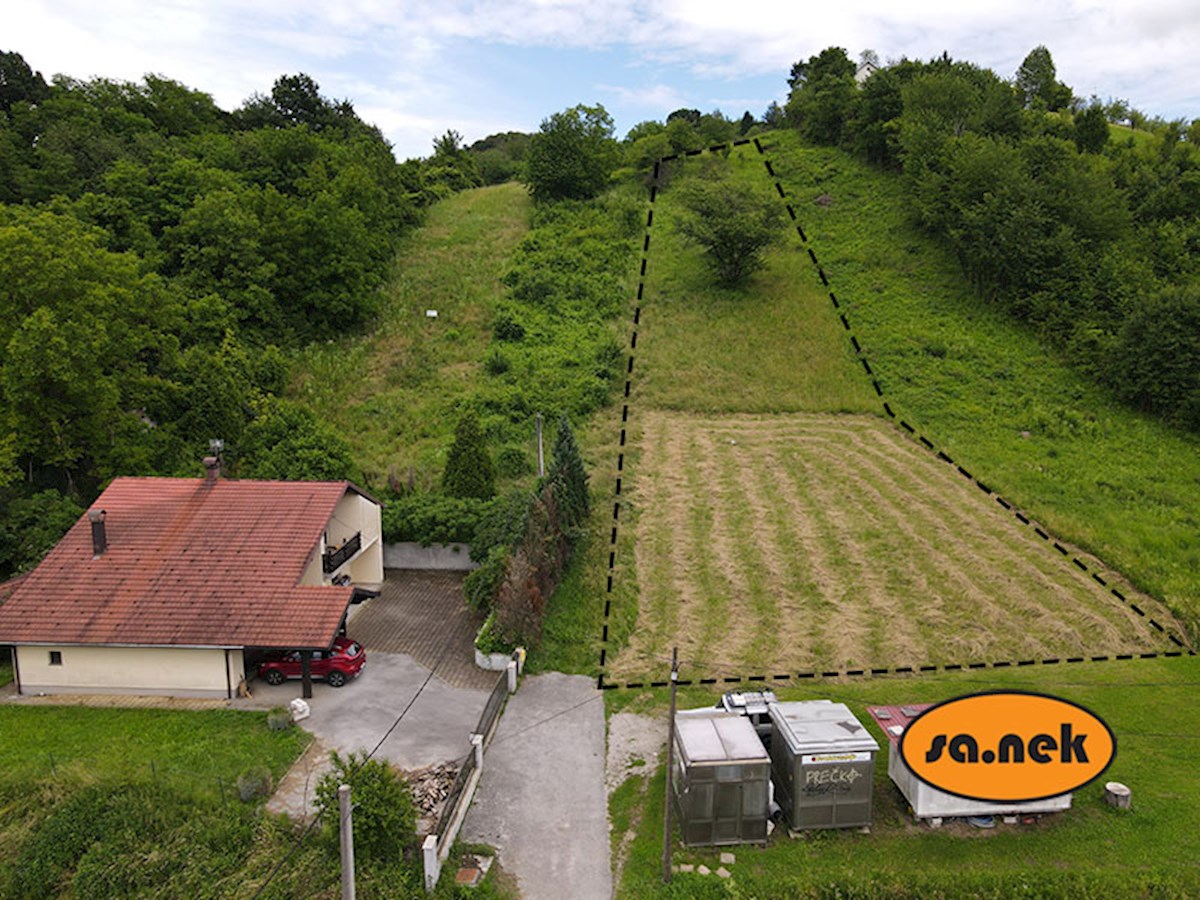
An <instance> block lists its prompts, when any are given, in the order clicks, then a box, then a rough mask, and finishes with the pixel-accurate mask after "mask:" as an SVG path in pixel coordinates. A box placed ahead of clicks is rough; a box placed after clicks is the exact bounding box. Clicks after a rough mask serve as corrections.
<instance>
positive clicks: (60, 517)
mask: <svg viewBox="0 0 1200 900" xmlns="http://www.w3.org/2000/svg"><path fill="white" fill-rule="evenodd" d="M82 515H83V509H82V508H80V506H79V504H77V503H76V502H75V501H74V500H72V499H71V498H70V497H66V496H63V495H62V494H60V493H59V492H58V491H55V490H45V491H38V492H37V493H34V494H30V495H29V496H25V497H15V498H13V499H12V500H10V501H9V503H8V504H7V507H6V508H4V510H3V513H2V514H0V579H4V578H7V577H8V576H10V575H13V574H17V573H20V572H26V571H28V570H29V569H32V568H33V567H34V566H36V565H37V564H38V563H39V562H41V560H42V557H44V556H45V555H46V554H47V553H49V552H50V550H51V549H53V547H54V545H55V544H57V543H58V542H59V541H60V540H61V539H62V536H63V535H64V534H66V533H67V530H68V529H69V528H70V527H71V526H72V525H74V524H75V523H76V521H78V519H79V517H80V516H82Z"/></svg>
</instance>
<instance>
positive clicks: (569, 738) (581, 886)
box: [459, 672, 613, 900]
mask: <svg viewBox="0 0 1200 900" xmlns="http://www.w3.org/2000/svg"><path fill="white" fill-rule="evenodd" d="M601 697H602V695H601V693H600V692H599V691H598V690H596V682H595V680H594V679H592V678H585V677H583V676H580V675H562V674H559V673H557V672H551V673H547V674H545V675H533V676H530V677H527V678H525V679H524V680H523V681H522V683H521V688H520V690H518V691H517V693H516V694H514V695H513V696H512V697H510V698H509V701H508V707H507V709H506V710H505V712H504V715H503V716H502V717H501V719H500V728H499V730H498V731H497V732H496V737H495V739H494V740H493V741H492V744H491V747H490V748H489V749H488V751H487V754H486V756H485V757H484V766H483V777H482V779H481V780H480V784H479V790H478V792H477V793H476V794H475V802H474V804H473V805H472V806H471V811H470V812H469V813H468V814H467V821H466V824H465V825H464V826H463V830H462V832H461V834H460V837H459V839H460V840H464V841H479V842H482V843H486V844H491V845H492V846H493V847H495V848H496V851H497V853H498V855H499V859H500V863H501V865H503V866H504V868H505V869H506V870H507V871H509V872H512V873H513V874H515V875H516V877H517V882H518V884H519V886H520V891H521V896H522V897H524V898H525V900H561V898H563V897H571V898H572V900H610V898H611V897H612V891H613V884H612V872H611V869H610V868H609V835H608V798H607V794H606V792H605V790H604V701H603V700H602V699H601Z"/></svg>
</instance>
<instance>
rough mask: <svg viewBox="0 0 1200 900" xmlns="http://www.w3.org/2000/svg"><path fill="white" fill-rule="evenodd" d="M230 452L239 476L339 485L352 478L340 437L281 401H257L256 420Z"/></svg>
mask: <svg viewBox="0 0 1200 900" xmlns="http://www.w3.org/2000/svg"><path fill="white" fill-rule="evenodd" d="M218 436H219V435H211V437H218ZM234 451H235V455H236V458H237V473H238V475H239V476H241V477H244V478H265V479H272V480H282V481H341V480H343V479H352V480H353V479H355V478H357V475H358V472H357V468H356V467H355V465H354V461H353V457H352V456H351V453H350V447H349V445H348V444H347V443H346V441H345V439H344V438H343V437H342V436H341V435H340V434H338V433H337V432H336V431H334V429H333V428H332V427H331V426H329V425H326V424H325V423H323V422H320V421H318V420H317V418H316V416H314V415H313V414H312V413H311V412H309V411H308V410H307V409H305V408H304V407H302V406H298V405H296V404H295V403H292V402H290V401H287V400H280V399H276V398H267V399H266V400H264V401H262V402H260V404H259V409H258V414H257V416H256V418H255V419H254V421H252V422H251V423H250V424H249V425H248V426H246V430H245V431H244V432H243V433H242V439H241V442H240V443H239V445H238V446H237V447H236V448H234Z"/></svg>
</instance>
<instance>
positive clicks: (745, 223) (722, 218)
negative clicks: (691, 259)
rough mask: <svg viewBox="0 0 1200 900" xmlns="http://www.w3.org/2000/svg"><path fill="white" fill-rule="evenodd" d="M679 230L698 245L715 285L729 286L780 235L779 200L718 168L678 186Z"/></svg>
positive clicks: (747, 272) (757, 264) (758, 261)
mask: <svg viewBox="0 0 1200 900" xmlns="http://www.w3.org/2000/svg"><path fill="white" fill-rule="evenodd" d="M680 201H681V203H682V204H683V208H684V210H685V213H684V215H683V216H682V217H681V218H680V221H679V225H678V228H679V232H680V233H681V234H682V235H683V236H684V237H685V238H687V239H688V240H689V241H691V242H692V243H694V244H696V245H697V246H699V247H700V249H701V250H702V251H703V252H704V254H705V258H706V260H707V261H708V263H709V265H710V266H711V267H712V269H713V272H714V274H715V275H716V277H717V280H718V282H719V283H720V284H722V285H726V286H733V285H736V284H738V283H740V282H741V281H743V280H744V279H745V278H746V277H747V276H749V275H750V273H751V272H754V271H755V270H756V269H759V268H761V267H762V265H763V259H762V256H763V253H764V252H765V251H766V249H767V248H768V247H770V246H771V245H772V244H774V243H777V242H778V241H779V240H780V239H781V237H782V234H783V215H782V211H781V210H780V208H779V207H780V204H779V201H778V199H777V198H775V197H774V196H773V195H772V194H771V193H770V192H769V191H767V190H765V189H764V188H763V187H762V186H761V185H760V184H758V183H757V182H751V181H742V180H739V179H735V178H734V177H733V176H732V175H731V173H730V172H729V170H728V168H725V167H719V168H715V170H714V171H713V172H712V173H711V174H710V175H708V177H704V178H695V179H693V180H691V181H689V182H688V183H686V184H685V185H683V187H682V188H681V189H680Z"/></svg>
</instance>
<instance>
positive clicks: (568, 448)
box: [549, 413, 588, 527]
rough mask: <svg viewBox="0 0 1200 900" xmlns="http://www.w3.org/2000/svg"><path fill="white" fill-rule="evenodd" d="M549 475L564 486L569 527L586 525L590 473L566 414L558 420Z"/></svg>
mask: <svg viewBox="0 0 1200 900" xmlns="http://www.w3.org/2000/svg"><path fill="white" fill-rule="evenodd" d="M549 475H550V480H551V481H556V482H558V483H559V485H560V494H561V496H560V503H561V509H562V515H563V518H564V519H565V520H566V524H567V525H568V527H576V526H579V525H581V524H583V521H584V520H585V519H586V518H587V514H588V489H587V482H588V477H587V470H586V469H585V468H584V466H583V457H582V456H580V455H579V445H578V444H576V443H575V435H574V433H573V432H572V431H571V423H570V421H569V420H568V419H567V414H566V413H563V415H562V418H560V419H559V420H558V433H557V434H556V435H555V438H554V449H553V451H552V452H551V456H550V472H549Z"/></svg>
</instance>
